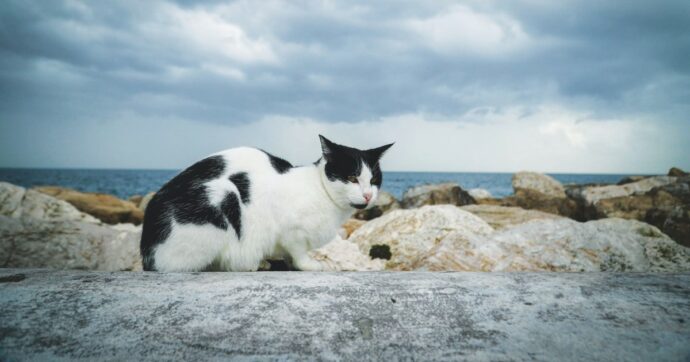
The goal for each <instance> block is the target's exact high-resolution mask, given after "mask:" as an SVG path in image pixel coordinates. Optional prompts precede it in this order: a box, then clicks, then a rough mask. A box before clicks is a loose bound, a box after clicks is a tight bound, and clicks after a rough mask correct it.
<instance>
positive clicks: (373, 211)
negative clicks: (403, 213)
mask: <svg viewBox="0 0 690 362" xmlns="http://www.w3.org/2000/svg"><path fill="white" fill-rule="evenodd" d="M399 208H400V201H398V199H396V198H395V196H393V195H391V194H389V193H388V192H385V191H381V192H379V195H378V197H377V198H376V203H375V205H374V206H373V207H372V208H370V209H365V210H358V211H357V212H355V214H354V215H353V217H354V218H355V219H359V220H371V219H374V218H377V217H379V216H381V215H383V214H385V213H387V212H389V211H393V210H397V209H399Z"/></svg>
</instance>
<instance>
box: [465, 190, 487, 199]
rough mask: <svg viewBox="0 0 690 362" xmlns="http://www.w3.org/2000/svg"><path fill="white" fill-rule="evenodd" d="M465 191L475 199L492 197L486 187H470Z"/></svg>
mask: <svg viewBox="0 0 690 362" xmlns="http://www.w3.org/2000/svg"><path fill="white" fill-rule="evenodd" d="M467 192H468V193H469V194H470V196H472V197H473V198H474V199H475V200H480V199H490V198H492V197H493V196H492V195H491V192H489V190H486V189H480V188H476V189H470V190H469V191H467Z"/></svg>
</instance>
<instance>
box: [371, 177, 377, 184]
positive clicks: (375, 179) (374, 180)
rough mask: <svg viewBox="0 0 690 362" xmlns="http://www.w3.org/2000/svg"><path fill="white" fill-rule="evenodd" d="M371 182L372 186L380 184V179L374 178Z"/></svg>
mask: <svg viewBox="0 0 690 362" xmlns="http://www.w3.org/2000/svg"><path fill="white" fill-rule="evenodd" d="M370 182H371V183H372V184H375V183H377V182H379V178H378V177H373V178H372V179H371V181H370Z"/></svg>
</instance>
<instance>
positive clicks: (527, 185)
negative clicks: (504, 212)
mask: <svg viewBox="0 0 690 362" xmlns="http://www.w3.org/2000/svg"><path fill="white" fill-rule="evenodd" d="M513 191H514V195H513V196H509V197H506V198H504V199H503V200H502V202H501V205H502V206H518V207H521V208H523V209H529V210H532V209H534V210H540V211H544V212H548V213H551V214H556V215H562V216H566V217H570V218H577V215H578V213H579V209H578V204H577V203H576V202H575V201H573V200H570V199H569V198H568V197H567V195H566V193H565V188H564V187H563V185H561V183H560V182H558V181H556V180H555V179H554V178H553V177H551V176H548V175H543V174H540V173H536V172H518V173H516V174H515V175H513Z"/></svg>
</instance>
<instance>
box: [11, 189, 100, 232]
mask: <svg viewBox="0 0 690 362" xmlns="http://www.w3.org/2000/svg"><path fill="white" fill-rule="evenodd" d="M0 215H3V216H8V217H12V218H27V217H30V218H34V219H38V220H44V221H67V220H72V221H83V222H89V223H100V221H98V220H97V219H95V218H94V217H93V216H91V215H88V214H85V213H83V212H81V211H79V210H77V208H75V207H74V206H72V205H71V204H69V203H67V202H65V201H62V200H58V199H56V198H54V197H50V196H48V195H45V194H42V193H40V192H37V191H35V190H27V189H25V188H23V187H20V186H15V185H12V184H10V183H7V182H0Z"/></svg>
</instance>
